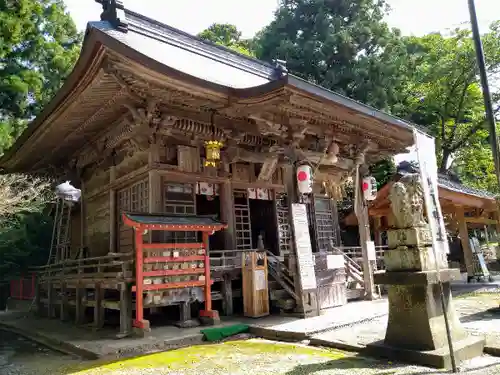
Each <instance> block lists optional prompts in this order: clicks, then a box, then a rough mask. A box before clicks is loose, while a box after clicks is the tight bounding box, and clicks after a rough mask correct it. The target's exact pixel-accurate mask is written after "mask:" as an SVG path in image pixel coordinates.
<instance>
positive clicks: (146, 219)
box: [123, 213, 227, 330]
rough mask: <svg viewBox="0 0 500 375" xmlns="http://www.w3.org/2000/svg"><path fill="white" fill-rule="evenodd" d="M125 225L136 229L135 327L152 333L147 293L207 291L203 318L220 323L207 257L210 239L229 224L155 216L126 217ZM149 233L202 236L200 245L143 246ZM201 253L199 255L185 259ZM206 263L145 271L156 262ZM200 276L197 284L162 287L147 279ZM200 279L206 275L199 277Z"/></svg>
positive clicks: (169, 283)
mask: <svg viewBox="0 0 500 375" xmlns="http://www.w3.org/2000/svg"><path fill="white" fill-rule="evenodd" d="M123 223H124V224H125V225H127V226H130V227H132V228H133V229H134V232H135V252H136V259H135V279H136V281H135V286H134V287H133V288H132V291H135V298H136V301H135V304H136V310H135V314H136V317H135V320H134V321H133V326H134V327H137V328H140V329H143V330H149V328H150V327H149V321H147V320H145V319H144V307H145V306H144V295H143V293H144V292H146V291H152V290H168V289H181V288H193V287H202V288H204V295H205V309H204V310H202V311H200V317H206V318H211V319H218V318H219V316H218V312H217V311H214V310H212V295H211V284H212V283H213V281H212V280H211V278H210V257H209V254H208V238H209V235H211V234H213V233H214V232H215V231H218V230H221V229H225V228H227V225H226V224H222V223H219V222H217V221H215V220H214V219H212V218H210V217H196V216H195V217H183V216H167V215H153V214H150V215H148V214H132V213H123ZM146 231H199V232H202V242H201V243H144V241H143V234H144V233H145V232H146ZM168 249H172V250H178V256H149V254H148V253H149V252H150V251H151V250H157V251H161V250H168ZM192 250H195V251H196V250H198V251H197V252H196V255H183V253H186V252H188V253H192V252H193V251H192ZM145 252H146V253H147V255H146V256H144V253H145ZM194 261H200V262H203V267H200V266H198V267H197V268H190V269H166V270H154V271H145V270H144V265H145V264H148V263H157V262H164V263H168V262H194ZM179 275H198V277H197V279H196V280H189V281H179V282H163V283H160V284H145V283H144V278H145V277H157V276H179ZM200 275H203V276H202V277H200Z"/></svg>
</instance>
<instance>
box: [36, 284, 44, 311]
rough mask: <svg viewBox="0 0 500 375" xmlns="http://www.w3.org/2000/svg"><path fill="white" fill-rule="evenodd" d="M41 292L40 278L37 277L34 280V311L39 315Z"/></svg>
mask: <svg viewBox="0 0 500 375" xmlns="http://www.w3.org/2000/svg"><path fill="white" fill-rule="evenodd" d="M41 292H42V286H41V280H40V279H38V280H36V283H35V308H36V313H37V314H38V315H40V316H41V315H42V303H41V295H40V293H41Z"/></svg>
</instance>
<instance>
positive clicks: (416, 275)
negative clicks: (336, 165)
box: [368, 227, 484, 368]
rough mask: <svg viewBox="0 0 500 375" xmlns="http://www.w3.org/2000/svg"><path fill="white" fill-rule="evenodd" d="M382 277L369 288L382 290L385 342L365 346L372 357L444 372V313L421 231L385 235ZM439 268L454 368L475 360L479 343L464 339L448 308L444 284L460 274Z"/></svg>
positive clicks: (427, 243)
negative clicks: (377, 286)
mask: <svg viewBox="0 0 500 375" xmlns="http://www.w3.org/2000/svg"><path fill="white" fill-rule="evenodd" d="M388 242H389V250H388V251H387V252H386V253H385V255H384V257H385V260H386V268H387V271H386V272H382V273H377V274H375V283H376V284H384V285H388V289H389V322H388V325H387V331H386V335H385V340H384V341H383V342H379V343H375V344H372V345H370V346H369V348H368V350H369V351H370V352H372V353H373V354H376V355H381V356H387V357H390V358H394V359H399V360H406V361H409V362H415V363H419V364H423V365H427V366H433V367H438V368H443V367H444V368H450V367H451V360H450V353H449V350H448V341H447V336H446V326H445V322H444V311H443V309H442V304H441V295H440V288H439V285H438V275H437V272H436V271H435V259H434V255H433V252H432V244H431V236H430V232H429V229H428V228H427V227H421V228H410V229H396V230H392V231H389V233H388ZM438 261H439V262H440V267H442V268H441V270H440V277H441V281H442V283H443V289H444V301H445V306H446V314H447V316H448V320H449V323H450V329H451V335H452V339H453V342H454V351H455V355H456V358H457V362H460V361H462V360H466V359H470V358H473V357H476V356H479V355H481V354H482V352H483V348H484V339H482V338H478V337H468V335H467V333H466V332H465V330H464V328H463V327H462V326H461V324H460V322H459V320H458V317H457V315H456V313H455V309H454V308H453V302H452V297H451V289H450V281H453V280H458V279H459V278H460V271H459V270H456V269H447V267H446V266H445V264H444V260H443V259H439V260H438Z"/></svg>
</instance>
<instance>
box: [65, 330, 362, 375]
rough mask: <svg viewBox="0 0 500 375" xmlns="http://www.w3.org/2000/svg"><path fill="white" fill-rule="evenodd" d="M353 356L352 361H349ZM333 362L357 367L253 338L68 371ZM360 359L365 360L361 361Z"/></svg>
mask: <svg viewBox="0 0 500 375" xmlns="http://www.w3.org/2000/svg"><path fill="white" fill-rule="evenodd" d="M350 358H351V361H349V359H350ZM345 360H347V362H346V361H345ZM331 361H340V362H339V363H338V365H339V366H340V367H342V368H353V367H356V366H355V364H354V363H353V362H352V361H353V359H352V356H351V355H348V354H346V353H343V352H340V351H335V350H326V349H320V348H312V347H306V346H302V345H294V344H287V343H276V342H271V341H265V340H257V339H254V340H247V341H235V342H225V343H220V344H212V345H199V346H191V347H188V348H183V349H177V350H171V351H167V352H161V353H155V354H150V355H145V356H141V357H136V358H129V359H123V360H119V361H115V362H112V363H108V364H93V365H92V366H91V367H90V368H87V369H84V370H83V369H80V370H77V369H74V370H73V371H67V372H66V373H67V374H72V375H90V374H106V373H109V374H112V373H122V372H123V371H127V372H129V371H130V370H135V369H137V370H138V369H141V370H148V369H149V370H154V369H158V370H160V369H161V370H162V373H163V371H173V372H174V373H175V372H176V371H182V372H183V373H185V372H186V371H188V372H192V373H221V374H222V373H226V374H227V373H233V372H235V371H237V372H241V370H242V368H248V371H250V372H252V373H253V372H254V371H255V370H257V368H258V367H261V366H264V367H266V368H267V367H268V366H270V365H272V366H273V367H276V370H279V369H280V368H281V369H284V368H283V366H282V365H283V363H285V362H288V363H290V362H298V363H304V362H309V363H310V362H314V363H316V364H317V365H318V366H319V368H321V367H324V366H326V365H327V363H330V362H331ZM356 361H360V360H356ZM361 362H363V361H362V360H361ZM311 365H312V363H311ZM131 373H133V371H131ZM148 373H149V372H148ZM289 373H290V372H289Z"/></svg>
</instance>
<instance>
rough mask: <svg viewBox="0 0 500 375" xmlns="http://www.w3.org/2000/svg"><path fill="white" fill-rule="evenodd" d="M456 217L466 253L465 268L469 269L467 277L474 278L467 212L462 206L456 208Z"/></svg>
mask: <svg viewBox="0 0 500 375" xmlns="http://www.w3.org/2000/svg"><path fill="white" fill-rule="evenodd" d="M455 217H456V220H457V222H458V233H459V234H460V242H461V243H462V250H463V252H464V261H465V268H466V269H467V277H472V275H473V274H474V267H473V255H472V248H471V246H470V241H469V231H468V229H467V222H466V221H465V212H464V208H463V207H462V206H457V207H455Z"/></svg>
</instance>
